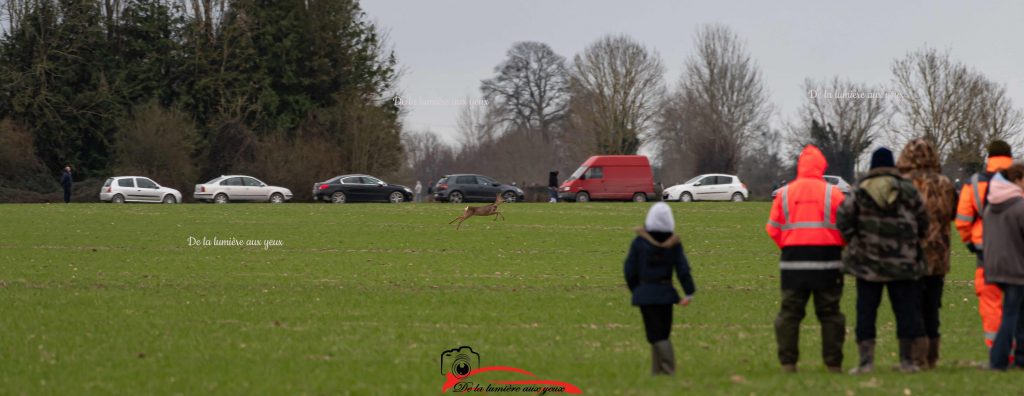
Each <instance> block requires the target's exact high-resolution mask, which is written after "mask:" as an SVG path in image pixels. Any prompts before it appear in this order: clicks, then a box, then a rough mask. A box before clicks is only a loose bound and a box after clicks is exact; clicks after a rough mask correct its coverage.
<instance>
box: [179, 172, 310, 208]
mask: <svg viewBox="0 0 1024 396" xmlns="http://www.w3.org/2000/svg"><path fill="white" fill-rule="evenodd" d="M192 196H193V197H195V199H196V201H206V202H214V203H228V202H231V201H255V202H271V203H284V202H285V201H288V200H290V199H292V191H291V190H289V189H287V188H284V187H278V186H268V185H267V183H264V182H261V181H260V180H259V179H257V178H255V177H252V176H244V175H227V176H221V177H218V178H215V179H213V180H210V181H208V182H206V183H203V184H196V191H195V193H193V194H192Z"/></svg>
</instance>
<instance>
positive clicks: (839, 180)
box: [772, 175, 853, 199]
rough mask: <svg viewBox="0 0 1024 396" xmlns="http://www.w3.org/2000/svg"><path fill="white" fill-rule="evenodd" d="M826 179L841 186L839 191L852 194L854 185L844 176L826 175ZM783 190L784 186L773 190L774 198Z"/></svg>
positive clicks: (829, 182)
mask: <svg viewBox="0 0 1024 396" xmlns="http://www.w3.org/2000/svg"><path fill="white" fill-rule="evenodd" d="M825 181H827V182H828V184H831V185H834V186H836V187H839V191H842V192H843V195H845V196H847V197H849V196H850V194H852V193H853V186H851V185H850V183H847V182H846V179H843V177H842V176H831V175H825ZM781 190H782V187H779V188H776V189H775V191H772V199H775V196H776V195H779V191H781Z"/></svg>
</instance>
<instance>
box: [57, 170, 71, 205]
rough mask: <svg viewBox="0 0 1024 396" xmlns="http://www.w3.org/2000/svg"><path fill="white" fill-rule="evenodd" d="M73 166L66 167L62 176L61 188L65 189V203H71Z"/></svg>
mask: <svg viewBox="0 0 1024 396" xmlns="http://www.w3.org/2000/svg"><path fill="white" fill-rule="evenodd" d="M73 182H74V181H73V180H72V179H71V165H67V166H65V167H64V174H62V175H61V176H60V186H61V188H63V189H64V203H71V184H72V183H73Z"/></svg>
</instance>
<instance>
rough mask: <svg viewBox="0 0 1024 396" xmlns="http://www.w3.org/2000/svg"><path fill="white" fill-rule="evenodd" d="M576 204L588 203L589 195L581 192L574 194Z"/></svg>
mask: <svg viewBox="0 0 1024 396" xmlns="http://www.w3.org/2000/svg"><path fill="white" fill-rule="evenodd" d="M576 202H583V203H586V202H590V194H587V193H586V192H583V191H581V192H579V193H576Z"/></svg>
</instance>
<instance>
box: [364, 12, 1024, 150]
mask: <svg viewBox="0 0 1024 396" xmlns="http://www.w3.org/2000/svg"><path fill="white" fill-rule="evenodd" d="M362 5H363V8H364V9H365V10H366V12H367V14H368V16H369V18H370V19H371V20H373V21H375V22H376V23H378V24H379V25H380V26H381V27H382V28H383V29H384V30H386V31H388V32H389V33H390V40H391V44H392V45H393V47H394V49H395V53H396V55H397V57H398V60H399V62H400V63H401V65H402V67H403V68H404V69H405V74H404V76H403V77H402V80H401V81H400V86H401V92H402V95H403V96H404V97H405V98H410V99H413V100H407V102H414V101H415V100H431V101H433V102H428V103H419V104H417V103H415V102H414V103H410V104H409V105H408V107H407V108H408V109H409V112H408V115H407V117H406V119H405V121H406V128H407V129H408V130H411V131H420V130H426V129H429V130H431V131H434V132H437V133H439V134H441V135H442V136H444V137H446V138H448V139H450V140H451V141H454V134H455V123H456V118H457V116H458V112H459V103H458V101H464V100H465V99H466V98H467V97H468V98H470V99H471V100H479V99H480V80H482V79H485V78H489V77H491V76H493V75H494V67H495V65H497V64H498V63H500V62H501V61H502V60H503V59H504V58H505V52H506V51H507V50H508V48H509V47H510V46H511V45H512V43H514V42H517V41H540V42H544V43H547V44H548V45H550V46H551V47H552V48H553V49H554V50H555V51H556V52H557V53H559V54H560V55H562V56H564V57H566V59H567V60H571V59H572V57H573V55H575V54H576V53H578V52H579V51H581V50H582V49H583V48H584V47H586V46H587V45H588V44H590V43H591V42H593V41H595V40H597V39H598V38H600V37H602V36H604V35H606V34H627V35H629V36H631V37H633V38H634V39H636V40H637V41H639V42H641V43H643V44H644V45H647V46H648V47H649V48H652V49H654V50H656V51H657V52H658V53H659V54H660V55H661V57H662V61H663V62H664V64H665V66H666V75H665V80H666V83H667V84H668V85H669V86H670V87H674V86H675V84H676V83H677V82H678V81H679V77H680V75H681V73H682V64H683V62H684V61H685V59H686V58H687V57H688V56H689V55H690V54H691V53H692V52H693V51H692V48H693V35H694V32H695V31H696V29H697V28H698V27H699V26H700V25H703V24H707V23H719V24H723V25H726V26H728V27H729V28H731V29H733V31H735V32H736V33H737V34H739V35H740V37H741V38H743V39H744V40H745V41H746V44H747V48H748V50H749V51H750V53H751V54H752V55H753V57H754V59H756V61H757V62H758V64H759V65H760V67H761V70H762V72H763V77H764V80H765V82H766V84H767V86H768V88H769V90H770V94H771V99H772V101H773V103H774V104H775V106H776V107H777V111H776V116H775V119H774V122H775V123H776V125H778V123H779V121H782V120H789V119H791V118H793V117H794V113H795V111H796V110H797V108H798V107H799V105H800V103H801V101H802V99H803V97H804V96H805V95H806V94H805V93H804V92H802V90H801V88H800V86H801V84H802V82H803V80H804V79H805V78H808V77H810V78H814V79H822V78H829V77H831V76H834V75H838V76H841V77H845V78H849V79H851V80H853V81H856V82H864V83H869V84H887V83H888V82H889V81H890V76H891V73H890V69H889V68H890V65H891V64H892V61H893V60H894V59H896V58H898V57H902V56H904V55H905V54H906V53H907V52H908V51H912V50H917V49H920V48H922V47H923V46H925V45H928V46H931V47H935V48H938V49H942V50H949V51H950V52H951V53H952V55H953V57H954V58H956V59H958V60H960V61H963V62H965V63H966V64H968V65H970V66H972V67H974V68H975V69H977V70H979V71H981V72H983V73H984V74H986V75H987V76H988V77H989V78H990V79H992V80H994V81H997V82H999V83H1002V84H1005V85H1006V86H1007V88H1008V90H1009V94H1010V97H1011V98H1013V100H1014V104H1015V106H1016V107H1018V108H1020V107H1022V105H1024V23H1022V22H1024V1H1010V0H1008V1H975V2H966V1H900V2H893V1H875V0H871V1H856V2H830V1H772V2H766V1H748V2H739V1H704V2H684V1H635V2H623V1H594V0H590V1H584V0H571V1H569V0H561V1H555V0H548V1H540V0H518V1H483V0H461V1H455V0H448V1H446V0H433V1H413V0H410V1H391V0H369V1H366V0H364V2H363V3H362ZM438 100H439V101H438ZM446 102H447V103H446Z"/></svg>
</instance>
